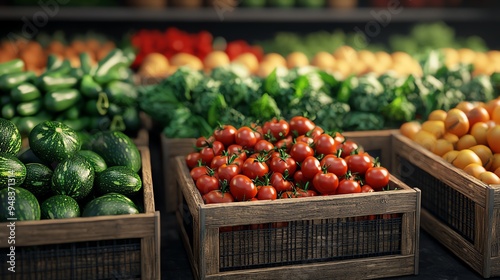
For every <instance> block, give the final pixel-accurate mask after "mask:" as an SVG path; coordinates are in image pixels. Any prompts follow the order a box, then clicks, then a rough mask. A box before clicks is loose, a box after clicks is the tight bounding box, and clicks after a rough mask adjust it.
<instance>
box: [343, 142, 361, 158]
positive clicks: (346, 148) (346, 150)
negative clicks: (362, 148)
mask: <svg viewBox="0 0 500 280" xmlns="http://www.w3.org/2000/svg"><path fill="white" fill-rule="evenodd" d="M340 148H341V149H342V154H341V157H343V158H346V157H347V156H349V155H350V154H351V153H352V152H354V151H355V150H356V149H358V148H359V146H358V144H356V142H354V141H351V140H345V141H344V142H343V143H342V144H341V145H340Z"/></svg>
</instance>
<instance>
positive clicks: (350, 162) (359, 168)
mask: <svg viewBox="0 0 500 280" xmlns="http://www.w3.org/2000/svg"><path fill="white" fill-rule="evenodd" d="M346 162H347V167H348V168H349V170H350V171H351V172H352V173H356V174H359V175H364V174H365V173H366V171H367V170H368V168H370V167H372V166H373V162H372V160H371V157H370V156H369V155H368V154H366V153H361V154H353V155H350V156H348V157H347V158H346ZM368 184H369V185H371V184H370V183H368Z"/></svg>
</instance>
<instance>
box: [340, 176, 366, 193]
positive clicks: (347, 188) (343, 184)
mask: <svg viewBox="0 0 500 280" xmlns="http://www.w3.org/2000/svg"><path fill="white" fill-rule="evenodd" d="M360 192H361V185H360V184H359V182H358V181H356V180H354V179H353V178H345V179H343V180H341V181H340V182H339V186H338V188H337V194H348V193H360Z"/></svg>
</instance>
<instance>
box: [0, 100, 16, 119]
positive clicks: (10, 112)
mask: <svg viewBox="0 0 500 280" xmlns="http://www.w3.org/2000/svg"><path fill="white" fill-rule="evenodd" d="M15 115H16V108H15V107H14V104H5V105H3V106H2V118H4V119H8V120H10V119H12V118H13V117H14V116H15Z"/></svg>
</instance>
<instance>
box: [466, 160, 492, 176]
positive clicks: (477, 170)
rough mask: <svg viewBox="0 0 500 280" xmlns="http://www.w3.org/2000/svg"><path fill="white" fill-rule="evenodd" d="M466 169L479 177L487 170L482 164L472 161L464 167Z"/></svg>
mask: <svg viewBox="0 0 500 280" xmlns="http://www.w3.org/2000/svg"><path fill="white" fill-rule="evenodd" d="M464 171H465V173H467V174H469V175H471V176H473V177H475V178H478V179H479V175H480V174H481V173H483V172H486V171H487V170H486V169H485V168H484V167H483V166H482V165H481V164H477V163H471V164H469V165H467V166H466V167H465V168H464Z"/></svg>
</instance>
